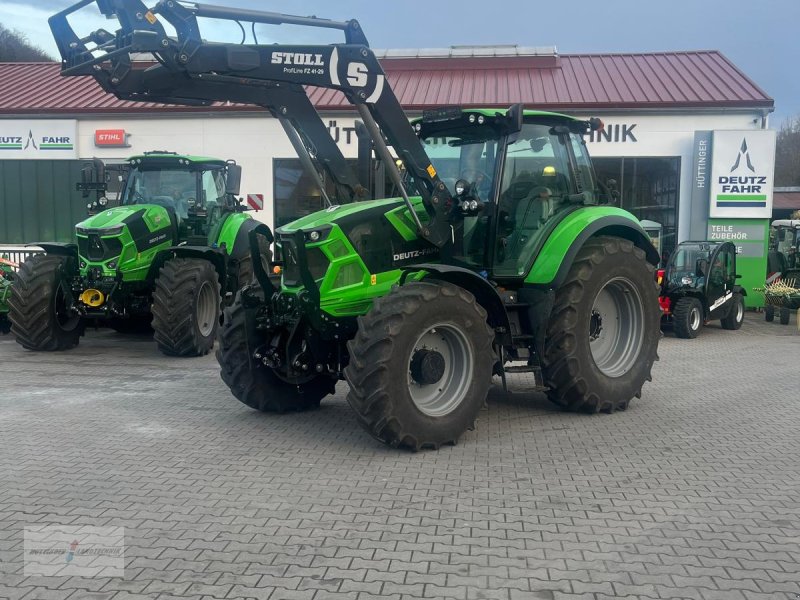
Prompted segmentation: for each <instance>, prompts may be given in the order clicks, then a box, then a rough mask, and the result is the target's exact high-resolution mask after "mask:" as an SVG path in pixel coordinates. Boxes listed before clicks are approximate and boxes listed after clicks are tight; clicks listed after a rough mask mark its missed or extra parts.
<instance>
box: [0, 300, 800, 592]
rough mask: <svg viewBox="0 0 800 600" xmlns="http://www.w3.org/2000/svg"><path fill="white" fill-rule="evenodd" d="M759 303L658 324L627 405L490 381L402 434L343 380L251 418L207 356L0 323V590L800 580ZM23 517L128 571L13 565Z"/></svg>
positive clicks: (776, 397) (631, 588)
mask: <svg viewBox="0 0 800 600" xmlns="http://www.w3.org/2000/svg"><path fill="white" fill-rule="evenodd" d="M762 318H763V317H761V316H760V315H755V314H748V317H747V321H746V323H745V325H744V327H743V329H742V331H740V332H728V331H723V330H721V329H719V328H718V327H710V328H708V329H706V330H705V331H704V332H703V334H702V336H701V337H700V338H699V339H697V340H694V341H684V340H677V339H673V338H671V337H669V336H668V337H666V338H665V339H664V340H663V341H662V344H661V349H660V354H661V359H662V360H661V362H660V363H658V366H657V369H656V370H655V372H654V377H655V380H654V382H653V383H652V384H649V385H648V386H646V388H645V391H644V397H643V398H642V399H641V400H638V401H636V402H634V403H633V405H632V406H631V408H630V409H629V410H628V411H627V412H625V413H621V414H615V415H610V416H609V415H599V416H592V417H587V416H581V415H573V414H565V413H561V412H558V411H557V410H555V409H554V408H553V407H552V406H550V405H549V404H548V403H547V402H546V401H545V400H544V399H543V398H542V397H541V396H535V395H515V396H513V397H510V398H508V397H503V396H500V395H498V394H493V396H492V399H491V400H490V402H489V407H488V410H486V411H485V412H484V413H483V414H482V415H481V418H480V421H479V423H478V429H477V430H476V431H474V432H470V433H469V434H467V435H465V436H464V437H463V438H462V440H461V441H460V443H459V445H458V446H456V447H453V448H444V449H442V450H440V451H439V452H421V453H418V454H411V453H407V452H400V451H396V450H391V449H388V448H385V447H383V446H381V445H379V444H378V443H377V442H374V441H373V440H372V439H371V438H369V437H368V436H367V435H366V434H365V433H364V432H363V431H362V430H361V429H360V428H359V426H358V425H357V424H356V422H355V419H354V418H353V415H352V414H351V412H350V411H349V409H348V407H347V404H346V402H345V400H344V391H345V389H344V386H340V388H339V393H338V394H337V395H336V396H335V397H334V398H332V399H331V400H329V401H327V402H326V403H325V405H324V408H322V409H321V410H319V411H317V412H314V413H310V414H303V415H284V416H277V417H276V416H267V415H261V414H258V413H256V412H253V411H251V410H249V409H248V408H246V407H245V406H243V405H240V404H239V403H238V402H237V401H236V400H234V399H233V398H232V397H231V396H230V395H229V394H228V391H227V389H226V388H225V387H224V385H223V384H222V383H221V381H220V380H219V378H218V376H217V368H216V362H215V361H214V359H213V358H211V357H207V358H203V359H190V360H176V359H167V358H164V357H162V356H160V355H159V354H158V352H157V350H156V347H155V344H153V343H152V342H151V341H150V340H148V339H143V338H130V337H123V336H120V335H118V334H114V333H110V332H102V331H101V332H90V333H89V334H88V335H87V337H86V338H85V339H84V340H83V342H82V343H81V346H80V348H79V349H77V350H75V351H72V352H69V353H62V354H33V353H28V352H24V351H22V350H21V349H19V348H18V347H17V346H16V344H15V343H14V342H13V341H12V340H10V339H9V338H8V337H4V338H0V364H1V365H2V375H1V376H2V385H3V393H2V396H0V598H14V599H17V598H25V599H26V600H35V599H41V600H44V599H48V600H49V599H61V598H67V597H69V598H71V599H75V600H83V599H95V600H100V599H103V600H105V599H110V598H113V599H114V600H124V599H127V598H172V597H180V598H208V599H211V598H247V597H252V598H270V599H273V600H277V599H282V598H314V599H315V600H322V599H324V598H371V597H378V596H380V597H384V598H400V597H402V598H417V597H429V598H460V599H471V598H476V599H477V598H486V599H491V598H507V599H509V600H511V599H516V598H530V599H544V600H560V599H567V598H576V599H577V598H587V599H588V598H592V599H601V598H609V597H615V598H619V597H630V598H633V597H636V598H702V599H715V598H719V599H724V600H737V599H743V598H753V599H755V598H769V599H771V600H772V599H776V598H779V599H780V598H784V599H785V598H790V599H795V598H800V565H799V564H798V561H800V546H798V542H800V433H799V432H800V373H799V372H798V371H797V366H798V358H800V334H798V333H797V330H796V328H795V324H794V316H793V317H792V325H791V327H784V326H781V325H779V324H777V323H773V324H766V323H764V322H763V320H762ZM790 366H791V367H792V368H793V369H794V372H793V374H792V375H789V374H788V373H789V368H790ZM113 372H117V373H119V375H117V376H115V377H112V376H111V375H112V373H113ZM37 524H38V525H41V524H69V525H92V526H123V527H125V531H126V536H125V538H126V540H125V541H126V549H125V552H126V554H125V558H126V570H125V576H124V577H123V578H74V577H73V578H65V577H25V576H24V570H23V562H22V531H23V528H24V527H25V526H29V525H37Z"/></svg>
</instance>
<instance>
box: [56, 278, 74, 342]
mask: <svg viewBox="0 0 800 600" xmlns="http://www.w3.org/2000/svg"><path fill="white" fill-rule="evenodd" d="M68 296H69V292H68V291H67V290H66V289H65V286H64V282H63V281H62V282H59V284H58V287H57V288H56V294H55V298H54V302H53V312H54V313H55V314H54V316H55V320H56V323H57V324H58V326H59V328H60V329H61V330H62V331H72V330H73V329H75V327H77V326H78V322H79V321H80V320H81V317H80V315H70V314H69V309H68V304H69V303H68V302H67V298H68Z"/></svg>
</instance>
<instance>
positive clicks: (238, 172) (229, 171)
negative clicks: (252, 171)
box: [225, 162, 242, 196]
mask: <svg viewBox="0 0 800 600" xmlns="http://www.w3.org/2000/svg"><path fill="white" fill-rule="evenodd" d="M225 170H226V174H225V193H226V194H233V195H234V196H236V195H238V194H239V188H240V187H241V185H242V167H241V166H239V165H237V164H236V163H232V162H229V163H228V166H227V167H226V169H225Z"/></svg>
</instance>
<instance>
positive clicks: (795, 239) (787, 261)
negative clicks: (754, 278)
mask: <svg viewBox="0 0 800 600" xmlns="http://www.w3.org/2000/svg"><path fill="white" fill-rule="evenodd" d="M778 278H783V279H786V278H790V279H800V219H778V220H776V221H773V222H772V227H771V229H770V237H769V253H768V254H767V283H772V282H774V281H775V280H776V279H778Z"/></svg>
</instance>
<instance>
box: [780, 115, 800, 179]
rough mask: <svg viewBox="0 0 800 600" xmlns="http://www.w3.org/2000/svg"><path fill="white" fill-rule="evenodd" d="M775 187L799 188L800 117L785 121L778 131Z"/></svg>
mask: <svg viewBox="0 0 800 600" xmlns="http://www.w3.org/2000/svg"><path fill="white" fill-rule="evenodd" d="M775 185H776V186H800V116H797V117H794V118H791V119H786V120H785V121H784V122H783V123H782V124H781V128H780V129H779V130H778V141H777V146H776V148H775Z"/></svg>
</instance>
